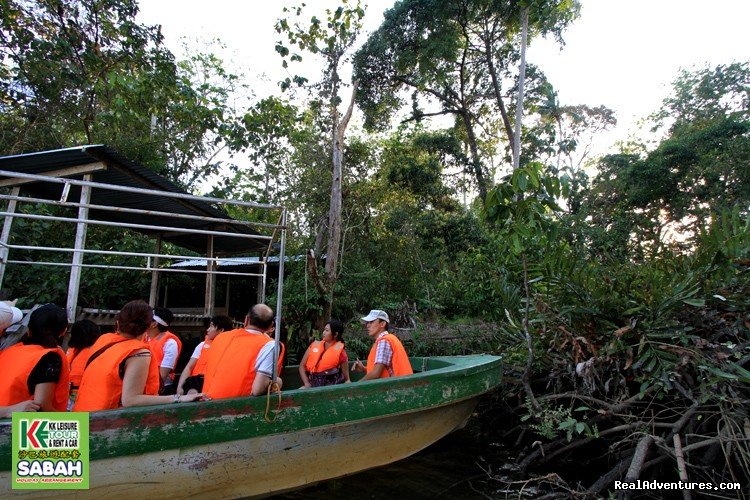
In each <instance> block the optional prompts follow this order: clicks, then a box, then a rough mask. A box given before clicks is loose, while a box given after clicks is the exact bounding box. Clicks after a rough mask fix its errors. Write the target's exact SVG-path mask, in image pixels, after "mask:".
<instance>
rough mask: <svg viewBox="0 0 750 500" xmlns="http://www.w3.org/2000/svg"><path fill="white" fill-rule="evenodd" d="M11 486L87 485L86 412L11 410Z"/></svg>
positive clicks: (75, 487)
mask: <svg viewBox="0 0 750 500" xmlns="http://www.w3.org/2000/svg"><path fill="white" fill-rule="evenodd" d="M12 425H13V426H12V432H13V438H12V441H13V484H12V487H13V489H14V490H86V489H88V488H89V414H88V413H52V412H42V413H14V414H13V424H12Z"/></svg>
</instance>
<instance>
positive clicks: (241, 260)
mask: <svg viewBox="0 0 750 500" xmlns="http://www.w3.org/2000/svg"><path fill="white" fill-rule="evenodd" d="M304 258H305V256H304V255H291V256H289V255H287V256H285V257H284V262H298V261H300V260H303V259H304ZM258 262H260V258H259V257H229V258H226V259H219V262H218V266H219V267H220V268H221V267H238V266H253V265H255V266H257V265H258ZM266 262H268V263H269V264H278V262H279V258H278V257H277V256H273V255H272V256H270V257H268V259H266ZM207 265H208V261H207V260H206V259H190V260H181V261H179V262H175V263H174V264H172V265H171V266H169V267H177V268H181V267H196V268H199V269H205V268H206V266H207Z"/></svg>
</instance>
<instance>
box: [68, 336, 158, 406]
mask: <svg viewBox="0 0 750 500" xmlns="http://www.w3.org/2000/svg"><path fill="white" fill-rule="evenodd" d="M123 339H125V337H123V336H122V335H118V334H116V333H105V334H104V335H102V336H101V337H99V339H98V340H97V341H96V342H95V343H94V345H93V346H92V347H91V350H92V351H93V353H92V354H96V352H97V351H99V350H100V349H102V348H103V347H105V346H107V345H111V347H108V348H107V349H106V350H104V351H102V353H101V354H100V355H99V356H97V357H96V359H94V360H93V361H91V363H89V365H88V366H87V367H86V368H85V369H84V371H83V379H82V380H81V385H80V387H79V388H78V396H77V397H76V402H75V404H74V405H73V411H97V410H111V409H114V408H119V407H120V406H122V378H120V365H121V364H122V362H123V361H125V360H126V359H127V358H129V357H130V356H132V355H133V354H135V353H137V352H138V351H141V350H143V349H148V346H147V345H146V343H145V342H144V341H142V340H138V339H127V340H123ZM143 394H159V365H158V364H157V363H156V359H155V357H154V355H153V354H152V355H151V362H150V364H149V366H148V376H147V378H146V386H145V387H144V388H143Z"/></svg>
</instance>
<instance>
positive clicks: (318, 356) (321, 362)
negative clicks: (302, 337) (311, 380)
mask: <svg viewBox="0 0 750 500" xmlns="http://www.w3.org/2000/svg"><path fill="white" fill-rule="evenodd" d="M309 349H310V351H309V352H310V353H309V354H308V355H307V363H305V370H307V371H308V372H309V373H320V372H324V371H326V370H330V369H331V368H337V367H338V366H339V365H340V364H341V363H340V362H339V360H340V359H341V351H342V350H343V349H344V343H343V342H336V343H335V344H333V345H332V346H331V347H329V348H327V349H326V343H325V342H323V341H322V340H321V341H319V342H313V343H312V344H310V347H309Z"/></svg>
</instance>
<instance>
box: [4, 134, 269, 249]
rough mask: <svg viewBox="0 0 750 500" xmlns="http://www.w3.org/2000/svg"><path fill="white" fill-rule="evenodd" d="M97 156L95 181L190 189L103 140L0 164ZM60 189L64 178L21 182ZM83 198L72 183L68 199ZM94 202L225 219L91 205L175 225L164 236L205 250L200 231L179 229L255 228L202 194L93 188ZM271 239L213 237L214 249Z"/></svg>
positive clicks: (24, 169)
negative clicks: (198, 218)
mask: <svg viewBox="0 0 750 500" xmlns="http://www.w3.org/2000/svg"><path fill="white" fill-rule="evenodd" d="M94 162H103V163H104V164H106V165H107V169H106V170H100V171H96V172H94V173H93V174H92V177H93V179H92V180H93V181H94V182H100V183H105V184H113V185H118V186H129V187H136V188H145V189H153V190H162V191H168V192H173V193H184V194H188V193H186V192H185V191H184V190H182V189H181V188H179V187H178V186H177V185H175V184H174V183H172V182H170V181H169V180H167V179H165V178H164V177H162V176H160V175H157V174H156V173H154V172H153V171H151V170H149V169H148V168H146V167H144V166H142V165H140V164H138V163H136V162H134V161H131V160H128V159H127V158H125V157H123V156H122V155H120V154H119V153H117V152H116V151H114V150H113V149H111V148H109V147H108V146H106V145H103V144H97V145H88V146H78V147H74V148H67V149H57V150H52V151H42V152H38V153H29V154H21V155H14V156H3V157H0V170H9V171H13V172H21V173H27V174H37V175H42V174H45V173H47V172H50V171H53V170H59V169H63V168H69V167H76V166H80V165H86V164H89V163H94ZM82 177H83V175H77V176H70V178H78V179H81V178H82ZM62 189H63V186H62V185H61V184H52V183H47V182H33V183H29V184H24V185H23V186H22V193H24V194H29V195H31V196H33V197H36V198H44V199H50V200H55V199H60V197H61V194H62ZM79 198H80V188H79V187H76V186H73V187H72V188H71V190H70V194H69V196H68V199H69V200H78V199H79ZM91 203H92V204H97V205H108V206H112V207H123V208H137V209H141V210H154V211H159V212H167V213H171V214H185V215H197V216H204V217H216V218H221V219H226V222H211V221H195V220H187V219H181V218H176V217H166V216H160V215H146V214H132V213H117V212H110V211H102V210H92V211H91V213H90V217H91V218H92V219H99V220H105V221H112V222H125V223H134V224H149V225H155V226H167V227H170V228H175V230H176V231H175V232H169V233H162V240H163V241H168V242H171V243H174V244H176V245H179V246H181V247H183V248H187V249H190V250H194V251H196V252H200V253H203V254H205V253H206V246H207V238H206V237H203V236H201V235H198V234H189V233H182V234H180V233H179V230H180V229H202V230H212V231H222V232H227V233H238V234H247V235H252V234H257V233H255V232H254V231H253V230H251V229H250V228H248V227H247V226H246V225H242V224H237V223H235V222H234V219H232V218H231V217H230V216H229V215H227V213H226V212H224V211H223V210H222V209H220V208H218V205H214V204H213V203H208V202H204V201H200V200H184V199H176V198H168V197H163V198H159V197H155V196H152V195H147V194H137V193H129V192H123V191H112V190H103V189H98V188H96V189H93V190H92V196H91ZM139 231H140V232H142V233H145V234H148V235H151V236H154V235H155V234H156V232H157V231H154V230H145V229H142V230H139ZM267 245H268V242H267V241H266V240H261V239H251V238H232V237H229V236H215V237H214V252H215V254H217V255H219V254H224V255H226V254H237V253H248V252H252V251H261V250H263V249H265V248H266V247H267Z"/></svg>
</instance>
